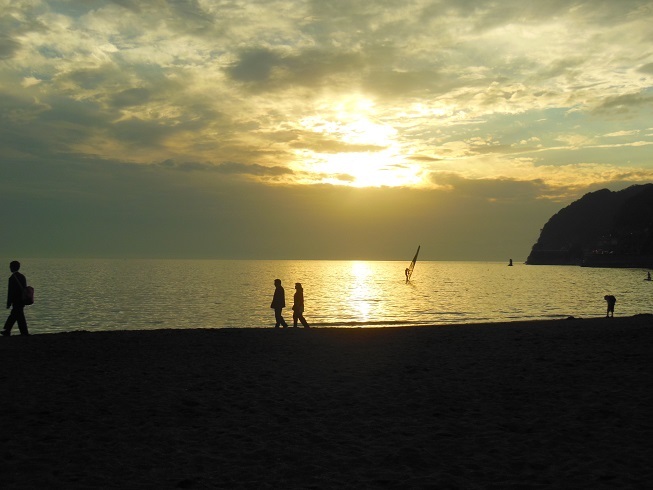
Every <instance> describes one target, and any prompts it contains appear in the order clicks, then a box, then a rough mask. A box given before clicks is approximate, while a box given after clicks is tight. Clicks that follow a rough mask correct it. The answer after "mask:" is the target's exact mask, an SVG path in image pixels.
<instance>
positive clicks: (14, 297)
mask: <svg viewBox="0 0 653 490" xmlns="http://www.w3.org/2000/svg"><path fill="white" fill-rule="evenodd" d="M9 270H10V271H11V276H9V286H8V288H7V308H11V313H10V314H9V317H8V318H7V321H6V322H5V328H4V329H3V330H2V335H3V336H4V337H8V336H9V335H11V329H12V327H13V326H14V323H16V322H18V330H20V334H21V335H29V332H28V330H27V320H26V319H25V300H24V299H23V298H24V296H23V291H24V290H25V288H26V287H27V279H26V278H25V276H24V275H22V274H21V273H20V272H18V271H19V270H20V262H18V261H17V260H14V261H12V262H11V263H10V264H9Z"/></svg>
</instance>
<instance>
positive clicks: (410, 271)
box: [406, 245, 421, 284]
mask: <svg viewBox="0 0 653 490" xmlns="http://www.w3.org/2000/svg"><path fill="white" fill-rule="evenodd" d="M420 247H421V245H418V246H417V252H415V257H413V260H412V261H411V262H410V265H409V266H408V267H407V268H406V284H408V281H410V277H411V276H412V275H413V269H415V262H417V256H418V255H419V249H420Z"/></svg>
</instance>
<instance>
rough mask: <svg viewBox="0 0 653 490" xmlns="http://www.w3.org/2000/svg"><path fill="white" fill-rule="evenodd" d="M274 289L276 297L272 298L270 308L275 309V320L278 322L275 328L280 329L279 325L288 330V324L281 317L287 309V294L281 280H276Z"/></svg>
mask: <svg viewBox="0 0 653 490" xmlns="http://www.w3.org/2000/svg"><path fill="white" fill-rule="evenodd" d="M274 287H275V290H274V296H273V297H272V304H271V305H270V308H273V309H274V318H275V319H276V320H277V324H276V325H275V326H274V328H279V325H283V328H286V327H287V326H288V324H287V323H286V320H284V319H283V317H282V316H281V312H282V310H283V309H284V308H285V307H286V292H285V291H284V289H283V286H282V285H281V279H275V280H274Z"/></svg>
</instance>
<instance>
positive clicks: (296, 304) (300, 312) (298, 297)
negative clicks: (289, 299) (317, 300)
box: [292, 282, 311, 328]
mask: <svg viewBox="0 0 653 490" xmlns="http://www.w3.org/2000/svg"><path fill="white" fill-rule="evenodd" d="M292 320H293V327H297V320H299V321H300V322H302V325H304V328H311V327H310V326H309V324H308V323H307V322H306V319H305V318H304V288H302V285H301V284H300V283H298V282H296V283H295V296H294V297H293V305H292Z"/></svg>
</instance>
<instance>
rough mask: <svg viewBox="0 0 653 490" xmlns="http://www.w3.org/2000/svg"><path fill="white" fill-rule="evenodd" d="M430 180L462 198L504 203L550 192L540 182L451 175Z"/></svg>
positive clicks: (432, 177) (443, 175)
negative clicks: (446, 187)
mask: <svg viewBox="0 0 653 490" xmlns="http://www.w3.org/2000/svg"><path fill="white" fill-rule="evenodd" d="M431 180H432V181H433V182H434V183H435V184H437V185H442V186H449V187H451V188H452V189H453V190H452V192H454V193H456V194H459V195H462V196H468V197H473V198H477V199H493V200H500V201H504V202H508V201H524V200H530V199H537V198H538V197H540V196H542V195H546V194H548V193H550V192H551V190H552V189H551V188H550V187H549V186H547V185H546V184H545V183H544V182H543V181H541V180H533V181H518V180H514V179H467V178H464V177H461V176H459V175H457V174H452V173H449V174H447V173H438V174H433V175H432V176H431Z"/></svg>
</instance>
